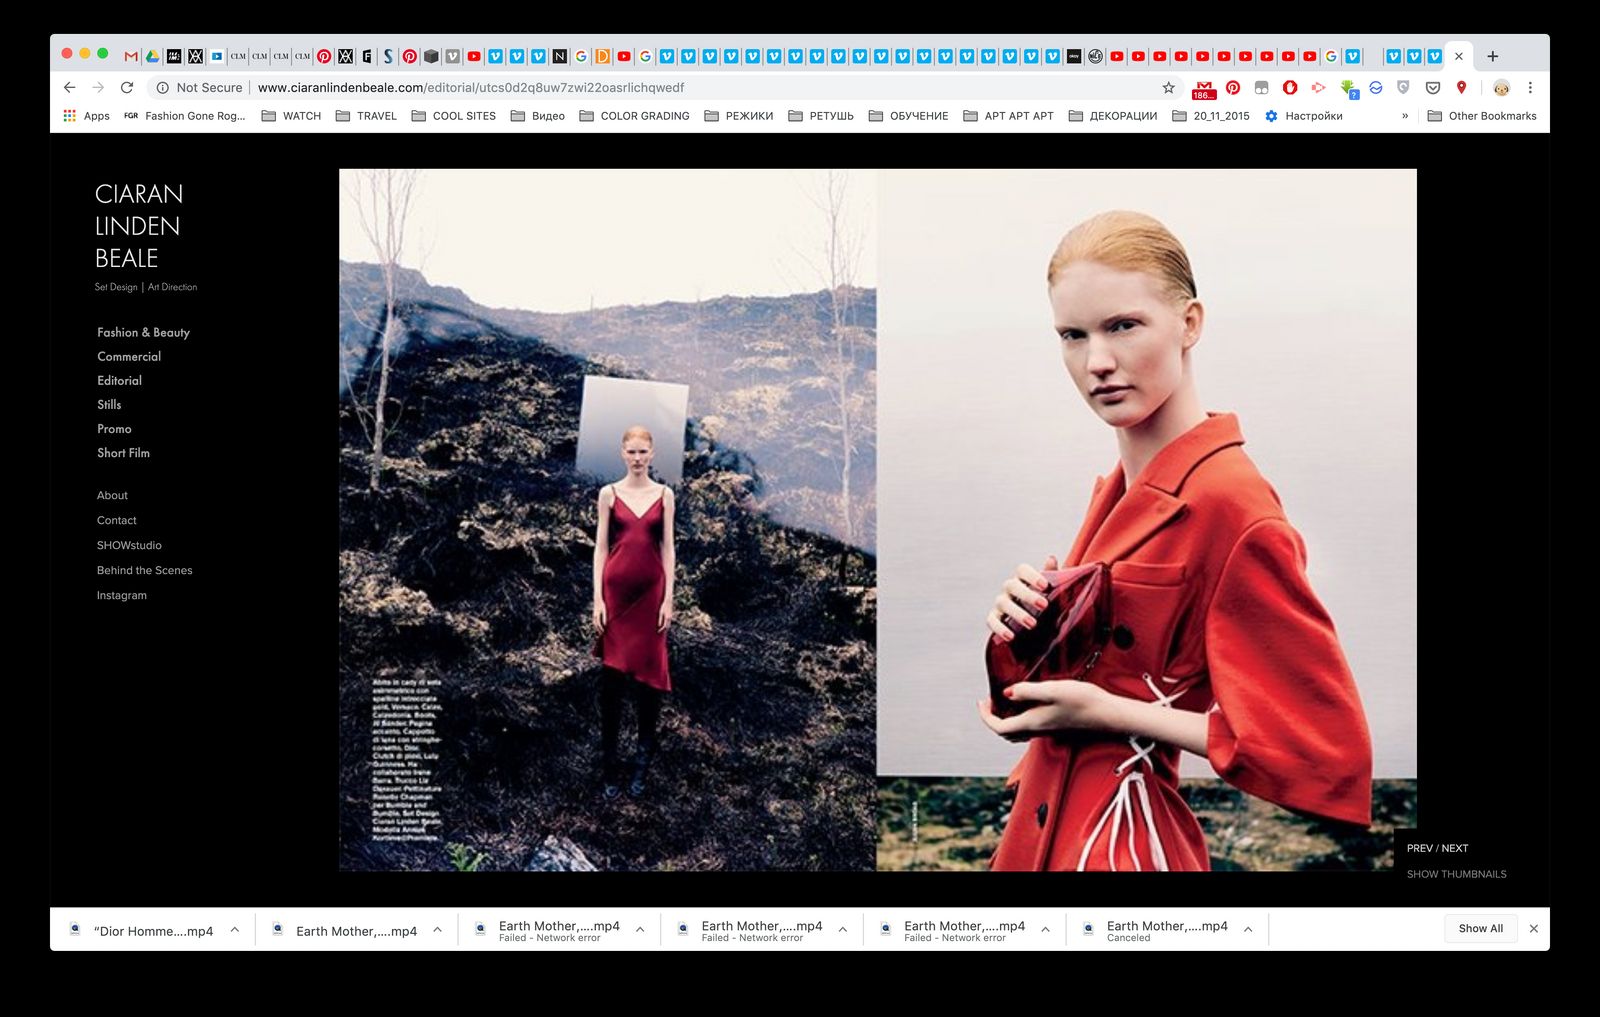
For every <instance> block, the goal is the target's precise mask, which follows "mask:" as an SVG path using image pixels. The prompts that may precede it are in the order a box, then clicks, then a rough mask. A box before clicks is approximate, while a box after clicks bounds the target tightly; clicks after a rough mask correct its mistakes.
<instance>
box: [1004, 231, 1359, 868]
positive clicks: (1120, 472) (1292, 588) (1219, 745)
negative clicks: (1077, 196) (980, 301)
mask: <svg viewBox="0 0 1600 1017" xmlns="http://www.w3.org/2000/svg"><path fill="white" fill-rule="evenodd" d="M1047 285H1048V288H1049V296H1050V306H1051V310H1052V312H1053V314H1054V318H1055V329H1056V332H1057V334H1058V335H1059V336H1060V341H1061V355H1062V359H1063V360H1064V361H1065V363H1066V368H1067V373H1068V374H1069V375H1070V376H1071V379H1072V383H1073V384H1074V385H1075V386H1076V387H1077V389H1078V391H1079V393H1080V394H1082V396H1083V397H1084V398H1085V399H1086V400H1087V401H1088V403H1089V406H1090V408H1091V409H1093V411H1094V412H1095V414H1096V415H1097V416H1099V417H1100V419H1101V420H1103V421H1104V422H1105V423H1106V424H1108V425H1110V426H1111V427H1112V428H1114V429H1115V431H1116V435H1117V449H1118V452H1119V454H1120V460H1119V462H1118V464H1117V465H1116V466H1115V467H1114V468H1113V469H1112V470H1111V472H1110V474H1109V475H1108V476H1107V477H1104V478H1101V479H1100V480H1099V481H1097V482H1096V484H1095V489H1094V495H1093V497H1092V498H1091V499H1090V504H1089V511H1088V516H1087V518H1086V519H1085V520H1084V522H1083V526H1082V528H1081V529H1080V530H1079V532H1078V536H1077V539H1076V540H1075V541H1074V543H1073V545H1072V549H1071V550H1070V551H1069V552H1068V554H1067V557H1066V560H1065V562H1063V563H1062V564H1063V565H1065V566H1072V565H1079V564H1087V563H1092V562H1100V563H1104V564H1106V565H1109V566H1110V581H1111V586H1112V594H1111V614H1112V616H1111V626H1112V628H1111V632H1110V633H1109V634H1108V638H1107V639H1106V642H1105V645H1104V647H1103V648H1102V650H1101V651H1100V656H1099V657H1098V658H1095V659H1094V661H1093V666H1092V667H1091V669H1090V670H1089V671H1088V673H1087V674H1086V675H1084V676H1083V677H1082V680H1060V679H1058V680H1045V681H1030V682H1021V683H1019V684H1017V685H1013V686H1011V687H1010V689H1008V690H1007V691H1008V694H1009V695H1010V698H1011V699H1012V700H1013V701H1014V702H1016V703H1018V704H1019V705H1025V706H1026V707H1027V708H1026V709H1024V710H1023V711H1022V712H1021V713H1018V714H1016V715H1015V716H1010V717H1000V716H998V715H996V714H995V713H994V711H993V709H992V707H991V704H990V701H989V700H988V699H984V700H982V701H980V703H979V705H978V709H979V713H980V714H981V716H982V718H983V721H984V723H986V724H987V725H988V726H989V727H990V729H992V730H993V731H994V732H995V733H997V734H1000V735H1002V736H1004V737H1007V738H1010V739H1012V740H1016V741H1023V740H1026V741H1027V742H1028V750H1027V752H1026V753H1025V754H1024V756H1023V758H1022V760H1021V762H1020V763H1018V765H1017V767H1016V769H1014V770H1013V771H1012V773H1011V776H1010V778H1009V779H1008V781H1007V786H1008V787H1012V786H1014V787H1016V789H1017V796H1016V800H1015V803H1014V804H1013V806H1012V810H1011V814H1010V819H1009V821H1008V822H1007V823H1006V827H1005V831H1004V833H1003V835H1002V836H1001V840H1000V845H999V847H998V848H997V849H996V851H995V854H994V856H993V858H992V859H991V860H990V867H991V868H992V869H996V870H1006V869H1031V870H1040V869H1048V870H1057V869H1076V870H1079V871H1082V870H1115V871H1131V870H1145V871H1150V870H1205V869H1209V868H1210V867H1211V866H1210V857H1209V855H1208V853H1207V850H1206V842H1205V836H1204V833H1203V831H1202V830H1201V828H1200V824H1199V822H1198V820H1197V819H1196V818H1195V816H1194V814H1193V813H1192V812H1191V811H1190V810H1189V808H1188V806H1187V805H1186V804H1185V802H1184V801H1183V799H1182V798H1181V797H1180V796H1179V794H1178V761H1179V756H1180V750H1188V751H1189V752H1193V753H1195V754H1197V755H1201V756H1205V757H1206V758H1207V759H1208V760H1209V761H1210V763H1211V765H1212V767H1213V768H1214V769H1215V770H1216V772H1217V773H1218V775H1219V776H1221V777H1222V779H1223V780H1225V781H1227V782H1229V783H1230V784H1233V785H1234V786H1236V787H1239V788H1241V789H1242V790H1244V791H1247V792H1249V793H1251V794H1254V795H1257V796H1259V797H1261V798H1265V799H1267V800H1268V801H1272V802H1275V803H1277V804H1279V805H1281V806H1284V807H1285V808H1288V809H1291V810H1294V811H1296V812H1300V813H1304V814H1309V815H1313V816H1318V817H1323V818H1327V819H1333V820H1337V821H1340V822H1346V823H1355V824H1359V825H1362V826H1365V825H1367V824H1369V823H1370V821H1371V798H1372V790H1371V784H1372V747H1371V739H1370V736H1369V734H1368V731H1367V724H1366V718H1365V716H1364V714H1363V712H1362V708H1361V700H1360V697H1359V695H1358V694H1357V691H1356V686H1355V682H1354V680H1353V679H1352V677H1351V675H1350V669H1349V666H1348V665H1347V664H1346V662H1345V658H1344V653H1343V651H1342V650H1341V648H1340V646H1339V640H1338V637H1337V635H1336V634H1335V632H1334V626H1333V622H1332V620H1331V619H1330V618H1329V616H1328V613H1327V611H1326V610H1325V609H1324V608H1323V606H1322V604H1321V603H1320V602H1319V601H1318V600H1317V597H1316V595H1315V594H1314V593H1313V592H1312V590H1311V586H1310V583H1309V582H1308V580H1307V578H1306V572H1305V564H1306V555H1305V544H1304V542H1303V541H1302V540H1301V538H1300V535H1299V534H1298V533H1297V532H1295V530H1294V529H1293V528H1292V527H1291V526H1290V525H1289V523H1288V520H1287V519H1286V518H1285V516H1284V513H1283V509H1282V506H1281V505H1280V503H1279V500H1278V496H1277V493H1276V492H1275V491H1274V490H1273V489H1272V487H1271V485H1269V484H1268V483H1267V482H1266V480H1265V479H1263V478H1262V476H1261V474H1260V473H1259V472H1258V471H1257V470H1256V467H1255V465H1254V464H1253V463H1252V462H1251V461H1250V459H1249V458H1248V457H1247V456H1246V455H1245V453H1244V451H1243V449H1242V447H1241V446H1242V445H1243V444H1244V438H1243V436H1242V434H1241V432H1240V428H1239V421H1238V418H1237V417H1235V416H1234V415H1233V414H1216V413H1208V412H1206V411H1205V410H1204V409H1202V406H1201V403H1200V399H1199V397H1198V396H1197V395H1196V392H1195V385H1194V378H1193V375H1192V373H1191V365H1190V351H1191V350H1192V349H1193V348H1194V346H1195V344H1196V343H1197V342H1199V340H1200V333H1201V328H1202V325H1203V324H1204V320H1205V315H1204V309H1203V308H1202V306H1201V304H1200V302H1199V301H1198V300H1197V299H1195V284H1194V276H1193V274H1192V272H1191V270H1190V267H1189V258H1188V254H1187V253H1186V252H1185V251H1184V249H1183V246H1182V244H1180V243H1179V242H1178V240H1177V238H1176V237H1174V236H1173V235H1172V234H1171V233H1170V232H1169V231H1168V230H1167V228H1166V227H1165V226H1163V225H1162V224H1161V223H1160V222H1158V221H1156V220H1155V219H1152V218H1151V217H1149V216H1147V215H1142V214H1139V213H1135V212H1108V213H1105V214H1103V215H1099V216H1096V217H1094V218H1093V219H1090V220H1088V221H1087V222H1084V223H1082V224H1080V225H1078V226H1077V227H1075V228H1074V229H1072V230H1071V231H1070V232H1069V233H1067V235H1066V236H1065V237H1064V238H1063V239H1062V241H1061V243H1060V245H1059V246H1058V247H1057V249H1056V251H1055V254H1054V256H1053V257H1052V258H1051V260H1050V267H1049V271H1048V273H1047ZM1044 568H1045V570H1052V569H1055V568H1057V562H1056V559H1055V558H1054V556H1052V557H1051V558H1049V559H1048V560H1046V561H1045V562H1044ZM1046 589H1047V584H1046V582H1045V580H1044V579H1043V577H1042V576H1041V575H1040V573H1039V571H1038V570H1035V569H1033V568H1032V567H1030V566H1028V565H1020V566H1018V567H1017V570H1016V573H1015V575H1013V576H1012V577H1011V578H1010V579H1008V580H1007V581H1006V582H1005V583H1004V584H1003V586H1002V588H1001V593H1000V596H999V597H998V598H996V601H995V607H994V610H992V611H991V612H990V613H989V618H988V624H989V629H990V631H991V632H992V635H991V636H990V638H991V639H992V640H1010V639H1012V638H1014V637H1013V634H1012V631H1011V628H1010V627H1009V626H1008V624H1007V619H1009V620H1010V622H1011V624H1013V625H1020V626H1023V627H1025V628H1032V627H1034V626H1035V621H1034V614H1035V613H1036V612H1037V611H1038V610H1039V608H1041V607H1043V606H1044V605H1045V603H1046V601H1045V598H1044V596H1043V594H1044V592H1045V591H1046Z"/></svg>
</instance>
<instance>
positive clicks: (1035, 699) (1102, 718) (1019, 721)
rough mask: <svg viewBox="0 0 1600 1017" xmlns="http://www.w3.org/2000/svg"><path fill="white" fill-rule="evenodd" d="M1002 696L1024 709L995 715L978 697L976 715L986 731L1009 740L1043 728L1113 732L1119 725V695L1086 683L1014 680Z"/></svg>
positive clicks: (1036, 732) (1043, 729) (1022, 737)
mask: <svg viewBox="0 0 1600 1017" xmlns="http://www.w3.org/2000/svg"><path fill="white" fill-rule="evenodd" d="M1006 696H1007V698H1009V699H1011V700H1012V701H1013V702H1016V703H1022V704H1027V708H1026V709H1024V710H1023V711H1022V712H1021V713H1019V714H1017V715H1016V716H1015V717H997V716H995V714H994V711H993V710H992V709H991V708H990V705H989V700H988V699H986V698H985V699H980V700H978V715H979V716H981V717H982V718H983V722H984V723H985V724H987V725H989V730H991V731H993V732H994V733H995V734H997V735H1001V736H1002V737H1005V738H1008V739H1010V740H1011V741H1025V740H1027V739H1028V738H1031V737H1033V736H1034V735H1036V734H1041V733H1043V732H1046V731H1065V730H1090V731H1115V730H1118V729H1119V727H1120V725H1119V724H1118V721H1117V707H1118V704H1119V698H1118V697H1117V696H1115V695H1112V694H1111V693H1110V692H1107V691H1106V690H1105V689H1103V688H1101V687H1100V686H1098V685H1094V684H1091V683H1089V682H1085V681H1076V680H1072V679H1063V680H1058V681H1047V682H1018V683H1017V684H1015V685H1012V686H1009V687H1007V689H1006Z"/></svg>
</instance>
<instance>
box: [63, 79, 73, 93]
mask: <svg viewBox="0 0 1600 1017" xmlns="http://www.w3.org/2000/svg"><path fill="white" fill-rule="evenodd" d="M61 87H62V88H65V89H66V90H67V91H69V92H70V91H72V82H70V81H69V82H67V83H66V84H65V85H62V86H61Z"/></svg>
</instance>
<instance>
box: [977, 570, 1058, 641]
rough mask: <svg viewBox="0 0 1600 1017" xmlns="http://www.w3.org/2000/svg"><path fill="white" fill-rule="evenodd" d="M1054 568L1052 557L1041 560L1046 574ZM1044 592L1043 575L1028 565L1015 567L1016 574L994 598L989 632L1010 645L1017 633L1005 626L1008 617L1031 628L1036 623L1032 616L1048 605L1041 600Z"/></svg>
mask: <svg viewBox="0 0 1600 1017" xmlns="http://www.w3.org/2000/svg"><path fill="white" fill-rule="evenodd" d="M1055 567H1056V556H1055V555H1051V556H1050V557H1048V558H1046V559H1045V560H1044V569H1045V571H1046V572H1048V571H1050V570H1051V569H1054V568H1055ZM1045 589H1046V584H1045V581H1044V576H1041V575H1040V574H1039V570H1038V569H1036V568H1034V567H1033V566H1031V565H1027V564H1022V565H1018V566H1017V571H1016V574H1015V575H1013V576H1012V577H1011V578H1010V579H1007V580H1006V581H1005V582H1004V583H1002V584H1001V586H1000V596H998V597H996V598H994V609H993V610H992V611H990V612H989V618H988V622H989V631H990V632H993V633H994V634H995V635H997V636H999V637H1000V638H1001V639H1004V640H1006V641H1007V642H1010V641H1011V640H1012V639H1013V638H1015V637H1016V633H1015V632H1012V631H1011V629H1010V628H1009V627H1007V625H1006V619H1007V618H1015V619H1016V621H1017V624H1019V625H1021V626H1022V627H1023V628H1028V629H1031V628H1033V627H1034V625H1036V624H1037V622H1035V621H1034V620H1033V616H1034V615H1036V614H1038V613H1039V611H1040V610H1041V609H1042V608H1043V607H1044V606H1045V605H1046V604H1047V603H1049V601H1047V600H1045V598H1044V591H1045Z"/></svg>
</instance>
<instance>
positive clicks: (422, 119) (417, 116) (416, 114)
mask: <svg viewBox="0 0 1600 1017" xmlns="http://www.w3.org/2000/svg"><path fill="white" fill-rule="evenodd" d="M411 122H412V123H414V124H425V123H427V122H428V114H426V113H424V112H422V111H421V110H420V109H414V110H412V111H411Z"/></svg>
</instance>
